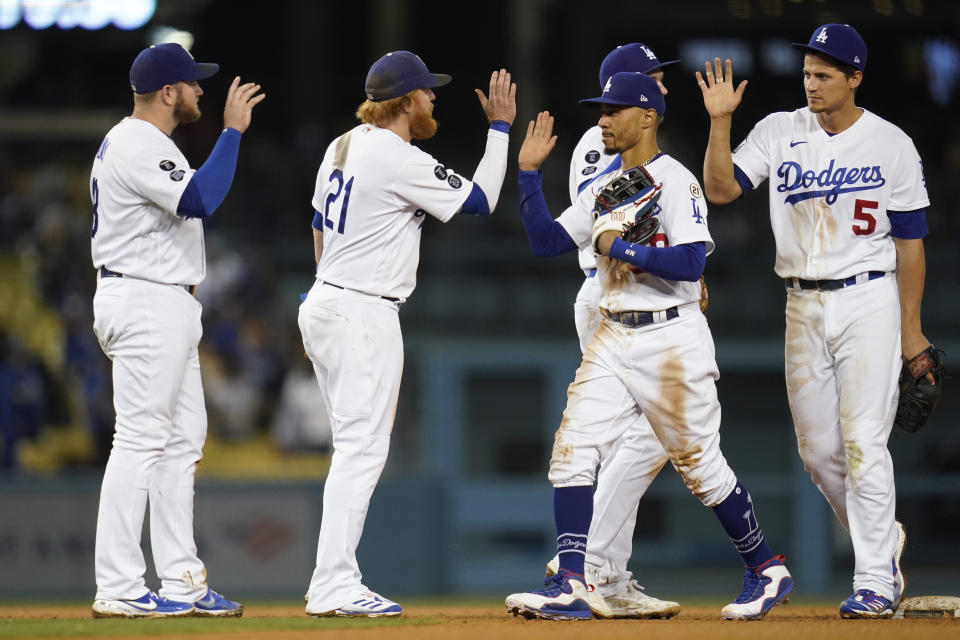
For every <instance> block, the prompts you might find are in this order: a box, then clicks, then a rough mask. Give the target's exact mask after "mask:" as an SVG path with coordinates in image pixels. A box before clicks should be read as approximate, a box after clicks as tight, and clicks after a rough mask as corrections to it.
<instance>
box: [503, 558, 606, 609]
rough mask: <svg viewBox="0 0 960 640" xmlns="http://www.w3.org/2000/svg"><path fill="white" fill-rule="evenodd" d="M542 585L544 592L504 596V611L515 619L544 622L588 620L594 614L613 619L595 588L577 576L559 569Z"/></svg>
mask: <svg viewBox="0 0 960 640" xmlns="http://www.w3.org/2000/svg"><path fill="white" fill-rule="evenodd" d="M543 582H544V585H545V586H546V588H545V589H540V590H538V591H527V592H525V593H514V594H512V595H509V596H507V599H506V601H505V604H506V607H507V610H508V611H509V612H510V613H512V614H513V615H515V616H523V617H524V618H543V619H545V620H590V619H592V618H593V615H594V613H596V614H597V615H598V616H599V617H601V618H610V617H612V616H613V612H612V611H611V610H610V607H609V606H607V604H606V603H605V602H604V601H603V598H602V597H601V596H600V594H599V593H597V590H596V588H595V587H594V586H593V585H588V584H587V582H586V579H585V578H584V577H583V576H582V575H580V574H579V573H573V572H571V571H568V570H567V569H560V570H559V571H558V572H557V573H556V574H555V575H553V576H550V577H548V578H547V579H546V580H544V581H543Z"/></svg>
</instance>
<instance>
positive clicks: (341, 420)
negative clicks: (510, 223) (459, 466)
mask: <svg viewBox="0 0 960 640" xmlns="http://www.w3.org/2000/svg"><path fill="white" fill-rule="evenodd" d="M450 79H451V78H450V76H448V75H445V74H435V73H431V72H429V71H428V70H427V66H426V65H425V64H424V63H423V61H422V60H421V59H420V58H419V57H418V56H416V55H414V54H413V53H410V52H409V51H394V52H392V53H388V54H386V55H385V56H383V57H382V58H380V59H379V60H377V61H376V62H375V63H374V64H373V66H371V67H370V71H369V73H368V74H367V79H366V95H367V100H366V101H365V102H364V103H362V104H361V105H360V107H359V108H358V109H357V118H358V119H359V120H360V121H361V123H362V124H360V125H358V126H356V127H354V128H353V129H351V130H350V131H347V132H346V133H344V134H343V135H341V136H340V137H338V138H337V139H336V140H334V141H333V142H332V143H331V144H330V146H329V147H328V148H327V151H326V154H325V155H324V157H323V162H322V163H321V165H320V171H319V172H318V174H317V182H316V191H315V192H314V197H313V207H314V209H315V211H316V214H315V216H314V220H313V237H314V253H315V258H316V260H317V263H318V264H317V272H316V281H315V282H314V285H313V287H312V288H311V289H310V292H309V293H308V294H307V297H306V299H305V301H304V302H303V304H302V305H301V306H300V316H299V324H300V331H301V333H302V334H303V344H304V347H305V349H306V352H307V354H308V355H309V357H310V360H311V361H312V362H313V366H314V370H315V372H316V375H317V380H318V382H319V384H320V393H321V395H322V396H323V401H324V404H325V405H326V407H327V413H328V415H329V416H330V423H331V428H332V431H333V459H332V461H331V464H330V472H329V475H328V476H327V481H326V483H325V484H324V491H323V521H322V523H321V527H320V537H319V541H318V544H317V564H316V569H315V570H314V573H313V578H312V580H311V582H310V589H309V591H308V592H307V606H306V612H307V614H308V615H315V616H334V615H337V616H360V617H376V616H398V615H400V614H401V612H402V608H401V606H400V605H399V604H397V603H396V602H393V601H391V600H388V599H387V598H385V597H383V596H380V595H379V594H377V593H374V592H373V591H371V590H370V589H368V588H367V587H366V586H364V585H363V583H362V582H361V574H360V568H359V566H358V565H357V559H356V549H357V544H358V543H359V541H360V535H361V533H362V532H363V523H364V519H365V517H366V513H367V507H368V505H369V502H370V497H371V495H372V493H373V490H374V488H375V487H376V485H377V481H378V479H379V477H380V472H381V471H382V470H383V466H384V464H385V463H386V460H387V451H388V448H389V445H390V432H391V430H392V428H393V419H394V414H395V412H396V408H397V398H398V394H399V389H400V378H401V374H402V370H403V338H402V336H401V334H400V322H399V317H398V312H399V308H400V305H401V304H402V303H403V302H404V301H405V300H406V299H407V297H408V296H410V294H411V293H412V292H413V289H414V285H415V283H416V272H417V262H418V260H419V252H420V233H421V228H422V227H423V225H424V223H425V222H426V221H427V219H428V217H433V218H436V219H437V220H440V221H441V222H447V221H449V220H450V219H451V218H452V217H453V216H454V214H456V213H467V214H478V215H487V214H489V213H490V212H491V211H493V209H494V207H495V206H496V204H497V199H498V198H499V195H500V188H501V186H502V185H503V178H504V175H505V173H506V166H507V143H508V132H509V129H510V125H511V124H512V122H513V119H514V116H515V115H516V85H515V84H512V83H511V82H510V74H509V73H507V71H506V70H505V69H501V70H500V71H494V72H493V75H492V76H491V78H490V88H489V98H488V97H487V96H486V95H484V93H483V92H482V91H480V90H479V89H478V90H476V94H477V97H478V98H479V100H480V104H481V106H482V108H483V110H484V113H485V114H486V116H487V119H488V120H489V122H490V127H489V129H488V132H487V145H486V150H485V152H484V155H483V157H482V158H481V160H480V163H479V165H478V166H477V169H476V172H475V173H474V175H473V179H472V180H471V179H468V178H466V177H464V176H462V175H460V174H458V173H456V172H455V171H454V170H453V169H451V168H449V167H447V166H445V165H443V164H441V163H440V162H438V161H437V160H435V159H434V158H432V157H431V156H430V155H429V154H427V153H425V152H424V151H422V150H420V149H419V148H417V147H415V146H413V145H412V144H411V141H412V140H425V139H427V138H430V137H432V136H433V134H434V133H435V132H436V130H437V122H436V120H434V119H433V117H432V115H431V114H432V113H433V101H434V99H435V97H436V96H435V95H434V92H433V89H434V88H435V87H439V86H443V85H445V84H447V83H448V82H450ZM399 551H400V550H398V552H399Z"/></svg>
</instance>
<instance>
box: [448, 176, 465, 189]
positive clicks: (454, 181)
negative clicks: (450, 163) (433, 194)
mask: <svg viewBox="0 0 960 640" xmlns="http://www.w3.org/2000/svg"><path fill="white" fill-rule="evenodd" d="M447 184H449V185H450V186H451V187H453V188H454V189H459V188H460V187H461V186H463V181H461V180H460V178H458V177H457V176H455V175H452V174H451V175H450V177H449V178H447Z"/></svg>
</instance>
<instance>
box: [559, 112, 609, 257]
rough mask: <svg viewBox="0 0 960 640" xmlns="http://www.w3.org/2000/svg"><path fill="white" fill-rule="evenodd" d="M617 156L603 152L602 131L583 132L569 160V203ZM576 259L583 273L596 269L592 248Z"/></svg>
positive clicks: (597, 129)
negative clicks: (582, 186) (583, 186)
mask: <svg viewBox="0 0 960 640" xmlns="http://www.w3.org/2000/svg"><path fill="white" fill-rule="evenodd" d="M616 157H617V154H615V153H614V154H606V153H604V152H603V131H602V130H601V129H600V127H590V128H589V129H587V130H586V131H584V132H583V135H582V136H581V137H580V142H578V143H577V146H576V147H575V148H574V150H573V156H572V157H571V158H570V202H571V204H572V203H574V202H576V201H577V198H578V197H579V196H580V191H581V189H580V187H581V185H584V184H585V183H589V182H592V181H593V180H595V179H596V178H597V176H598V175H600V174H601V173H603V170H604V169H606V168H607V167H609V166H610V163H612V162H613V160H614V158H616ZM577 259H578V261H579V263H580V268H581V269H583V271H584V273H587V272H589V271H590V270H591V269H595V268H596V267H597V257H596V255H595V254H594V253H593V249H592V248H589V247H588V248H586V249H581V250H580V251H579V252H578V255H577Z"/></svg>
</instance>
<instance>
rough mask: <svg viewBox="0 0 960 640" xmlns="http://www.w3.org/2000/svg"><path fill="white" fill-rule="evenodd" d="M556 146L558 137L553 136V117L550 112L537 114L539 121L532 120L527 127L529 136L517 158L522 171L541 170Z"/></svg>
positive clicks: (525, 139)
mask: <svg viewBox="0 0 960 640" xmlns="http://www.w3.org/2000/svg"><path fill="white" fill-rule="evenodd" d="M556 144H557V136H555V135H553V116H552V115H550V112H549V111H541V112H540V113H538V114H537V120H536V121H533V120H531V121H530V124H528V125H527V136H526V137H525V138H524V139H523V145H521V147H520V154H519V156H518V157H517V164H518V165H519V167H520V170H521V171H536V170H537V169H539V168H540V165H541V164H543V161H544V160H546V159H547V156H549V155H550V152H551V151H553V147H554V145H556Z"/></svg>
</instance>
